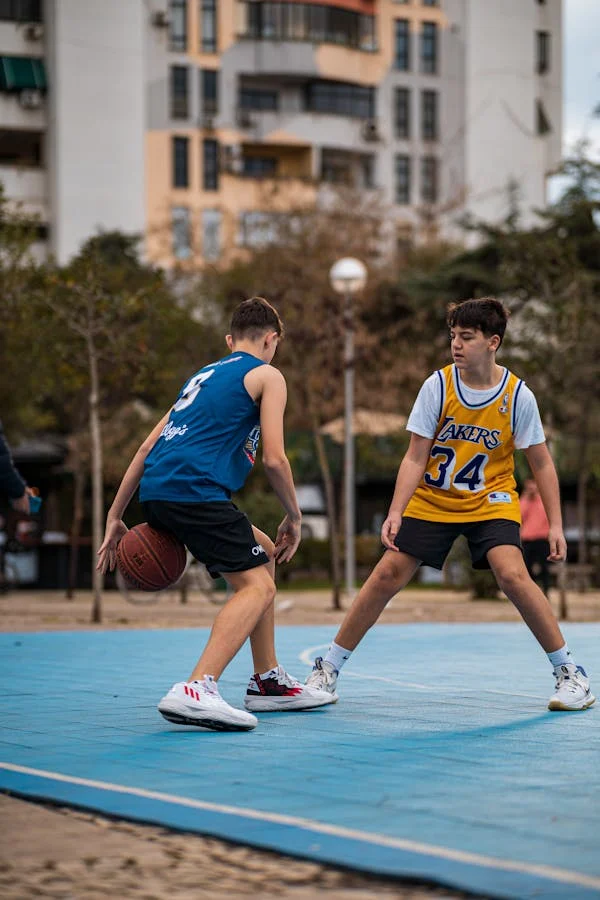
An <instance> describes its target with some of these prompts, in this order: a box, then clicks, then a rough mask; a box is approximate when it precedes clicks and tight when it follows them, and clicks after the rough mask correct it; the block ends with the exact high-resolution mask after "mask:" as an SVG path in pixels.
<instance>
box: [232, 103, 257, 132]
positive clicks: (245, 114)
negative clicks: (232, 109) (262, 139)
mask: <svg viewBox="0 0 600 900" xmlns="http://www.w3.org/2000/svg"><path fill="white" fill-rule="evenodd" d="M236 122H237V124H238V128H252V127H253V126H254V125H255V124H256V123H255V121H254V119H253V118H252V114H251V112H250V110H249V109H242V108H241V107H240V108H239V109H238V111H237V113H236Z"/></svg>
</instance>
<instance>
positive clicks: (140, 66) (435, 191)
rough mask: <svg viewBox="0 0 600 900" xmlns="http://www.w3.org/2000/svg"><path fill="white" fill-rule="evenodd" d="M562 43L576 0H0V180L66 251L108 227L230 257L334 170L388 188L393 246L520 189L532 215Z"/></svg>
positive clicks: (555, 137) (312, 198)
mask: <svg viewBox="0 0 600 900" xmlns="http://www.w3.org/2000/svg"><path fill="white" fill-rule="evenodd" d="M42 7H43V9H42ZM34 13H37V16H33V14H34ZM9 14H10V15H12V16H13V19H12V20H10V15H9ZM16 16H22V17H24V18H22V20H18V21H15V19H14V17H16ZM32 16H33V18H32ZM7 18H8V19H9V21H7ZM42 18H43V20H44V21H43V24H42V23H41V19H42ZM36 25H38V26H39V30H40V31H41V33H42V35H41V37H40V38H39V39H38V40H37V43H36V40H35V39H33V37H32V36H33V35H34V34H36V33H37V32H36V30H35V26H36ZM561 45H562V0H493V2H490V0H328V2H327V3H322V2H314V0H127V2H123V0H120V2H119V0H102V2H101V3H100V2H98V0H45V2H43V3H42V2H41V0H37V2H36V0H0V56H1V58H2V61H3V62H2V65H1V66H0V129H1V130H0V145H2V144H4V143H5V140H6V136H8V140H9V144H10V143H11V142H12V145H13V149H12V151H11V150H10V147H9V150H8V151H0V178H2V179H3V180H5V183H7V191H8V193H9V195H11V196H13V194H14V192H16V193H18V192H19V191H20V193H21V196H22V197H23V199H27V200H28V201H33V200H34V201H35V202H36V203H37V204H38V206H39V207H40V208H42V209H43V210H44V211H45V214H46V219H47V222H48V225H49V231H48V241H49V245H50V247H51V248H52V249H53V250H54V252H56V253H57V255H58V256H59V257H64V255H65V254H66V255H68V254H70V253H73V252H75V250H76V248H77V245H78V244H77V242H78V241H79V242H80V241H81V240H82V239H84V238H85V237H86V236H87V235H88V234H89V233H90V232H92V231H93V230H94V228H95V227H98V226H101V227H105V228H106V227H120V228H123V229H124V230H129V231H132V230H134V231H142V230H144V231H145V233H146V236H147V244H146V246H147V252H148V254H149V256H150V257H151V258H154V259H156V260H157V261H160V262H162V263H164V264H165V265H170V264H172V263H173V262H174V261H180V262H182V263H184V264H185V261H186V260H194V261H198V262H203V261H204V262H207V263H213V262H218V261H220V260H224V259H227V258H228V257H229V255H230V254H231V253H232V252H235V251H238V250H239V249H241V248H244V247H248V246H252V245H256V244H258V243H260V242H264V241H268V240H269V238H270V237H271V236H272V234H273V230H274V227H275V224H274V223H275V222H276V220H277V217H278V216H279V215H285V212H286V210H289V209H290V208H292V207H293V206H295V205H296V204H297V202H307V201H308V202H318V200H319V194H320V192H321V191H322V190H323V186H326V185H329V184H332V183H333V184H335V183H344V184H348V183H349V184H353V185H355V186H357V187H360V188H362V189H364V190H367V191H379V192H380V195H381V197H382V200H383V202H384V203H385V205H386V208H387V209H388V215H389V218H390V221H391V222H392V223H393V224H394V226H395V228H396V232H397V235H398V238H399V240H406V239H412V238H414V239H419V238H426V237H427V236H428V235H431V234H432V233H433V232H437V233H442V234H444V235H446V236H448V237H459V236H460V234H461V232H460V230H459V228H458V224H457V223H458V222H459V220H460V219H461V218H462V217H463V216H464V215H465V214H469V215H471V216H474V217H476V218H479V219H485V220H487V221H498V220H500V219H502V218H503V217H504V216H505V215H506V213H507V211H508V209H509V203H510V200H509V186H511V185H512V186H516V187H517V188H518V196H519V203H520V206H521V209H522V213H523V221H524V222H525V223H527V222H530V221H532V219H533V217H534V210H535V209H536V208H539V207H540V206H543V205H544V202H545V196H546V179H547V176H548V174H549V173H550V172H552V171H553V170H554V169H555V167H556V165H557V164H558V162H559V160H560V154H561V130H562V121H561V120H562V113H561V107H562V68H561V67H562V61H561V56H562V50H561ZM23 58H28V59H30V60H38V62H37V63H33V62H32V63H31V64H29V63H28V64H27V65H28V66H30V65H31V69H32V73H31V75H30V78H29V81H27V85H25V81H24V80H23V78H22V77H21V79H20V80H19V79H16V81H15V77H14V75H13V80H12V81H11V80H10V76H6V75H4V74H2V73H3V72H4V71H5V69H6V70H7V71H9V72H11V71H13V70H15V67H16V69H18V70H19V71H24V68H23V67H24V65H25V64H24V63H23ZM17 59H18V61H17V62H15V60H17ZM7 60H8V62H6V61H7ZM36 66H37V69H36ZM40 66H41V67H42V69H41V71H42V75H40V78H41V79H42V80H41V82H40V84H39V85H37V86H36V87H32V86H30V82H31V81H32V80H33V79H34V77H36V76H35V75H34V73H33V69H36V71H38V69H39V67H40ZM38 75H39V72H38ZM46 85H48V89H47V91H46ZM32 91H37V92H38V93H37V94H35V96H36V97H37V96H41V97H42V102H41V103H40V106H39V107H38V108H36V109H30V108H26V107H27V104H28V103H30V102H31V92H32ZM28 92H29V93H28ZM34 102H36V101H34ZM8 112H10V114H11V117H12V118H10V119H6V114H7V113H8ZM5 120H6V121H5ZM15 131H16V132H20V134H21V136H20V137H18V138H15V134H14V132H15ZM35 131H37V133H38V138H35V137H34V136H33V134H32V132H35ZM26 132H27V134H25V133H26ZM23 134H25V136H24V137H23V136H22V135H23ZM15 141H17V142H20V146H21V150H20V151H19V153H20V158H19V153H16V152H15V149H14V143H15ZM28 141H29V144H30V145H31V146H30V145H28ZM11 154H12V155H11ZM5 173H6V179H5ZM25 175H27V176H28V177H29V176H31V177H32V179H34V181H32V185H31V188H32V190H31V192H29V187H28V186H25V185H24V180H25ZM35 179H37V181H35ZM34 189H35V190H36V191H37V194H36V195H35V197H33V196H30V194H31V193H33V192H34ZM11 190H12V193H11ZM28 192H29V193H28Z"/></svg>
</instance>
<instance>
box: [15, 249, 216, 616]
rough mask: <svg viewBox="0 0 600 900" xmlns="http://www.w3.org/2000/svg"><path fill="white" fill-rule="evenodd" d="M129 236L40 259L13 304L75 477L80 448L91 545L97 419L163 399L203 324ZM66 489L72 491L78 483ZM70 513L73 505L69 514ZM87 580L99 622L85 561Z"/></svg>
mask: <svg viewBox="0 0 600 900" xmlns="http://www.w3.org/2000/svg"><path fill="white" fill-rule="evenodd" d="M136 246H137V239H136V238H133V237H128V236H124V235H120V234H118V233H109V234H101V235H99V236H97V237H95V238H91V239H90V240H89V241H88V242H87V243H86V244H85V245H84V246H83V248H82V250H81V252H80V254H79V255H78V256H77V257H76V258H75V259H74V260H73V261H72V262H71V263H70V264H69V265H68V266H65V267H63V268H59V267H56V266H53V265H52V264H48V266H47V267H46V269H45V272H44V278H43V279H39V283H38V284H37V285H36V287H35V290H33V291H31V292H30V294H29V296H28V297H27V298H22V299H21V304H20V306H21V316H22V320H23V321H25V322H29V323H30V327H31V329H32V330H33V323H35V331H36V344H35V351H36V353H37V355H38V357H39V358H40V359H44V360H47V359H48V357H49V356H51V358H52V361H53V367H52V374H51V376H50V375H49V378H48V381H47V382H46V383H45V384H44V386H43V388H42V389H41V390H40V391H39V392H38V393H39V395H41V396H40V399H42V397H43V398H44V399H45V401H46V403H47V404H48V405H49V407H50V409H51V410H53V412H54V416H55V421H56V423H57V425H58V426H59V427H60V428H62V429H63V430H64V431H66V432H67V433H69V434H71V435H72V441H71V446H72V449H73V450H74V452H75V454H76V456H78V457H79V468H80V469H81V470H82V473H81V474H80V477H81V478H83V477H85V476H84V475H83V472H85V470H86V469H87V455H88V452H89V461H90V465H91V484H92V516H91V518H92V541H93V546H94V547H98V546H99V545H100V542H101V539H102V533H103V519H104V475H103V471H104V464H103V440H102V427H103V421H106V420H107V419H108V418H110V417H112V416H114V415H115V412H116V411H117V410H118V409H119V408H121V407H123V405H124V404H125V403H127V402H128V401H130V400H131V398H132V397H136V396H137V397H141V398H144V397H145V396H151V397H152V400H153V403H156V401H157V399H158V400H160V401H162V400H163V396H164V395H165V394H166V393H167V391H166V388H167V387H168V388H169V402H172V399H173V397H174V395H175V384H174V383H173V382H175V383H176V384H178V383H179V381H180V366H181V360H182V357H187V353H186V354H182V352H181V350H182V348H184V347H186V346H188V347H189V345H190V339H191V338H192V337H195V338H196V339H198V337H199V336H200V335H202V333H203V329H202V327H201V326H200V325H198V324H197V323H194V322H193V321H192V320H191V318H190V315H189V313H188V310H187V309H185V308H184V307H182V306H181V305H180V304H178V303H177V302H176V301H175V298H174V297H173V294H172V293H171V291H170V290H169V288H168V286H167V283H166V281H165V277H164V275H163V274H162V273H161V272H159V271H157V270H154V269H152V268H150V267H147V266H143V265H141V264H140V263H139V261H138V260H137V255H136ZM83 396H86V401H87V402H85V403H82V397H83ZM164 405H165V406H166V405H167V403H166V401H165V404H164ZM161 406H162V402H161ZM83 410H86V411H87V412H86V417H87V428H86V431H87V439H84V438H83V434H82V431H83V429H82V424H83V423H82V412H83ZM163 412H164V410H161V415H162V414H163ZM157 418H158V416H157ZM148 430H149V429H148ZM88 448H89V449H88ZM123 468H124V466H123ZM76 495H77V496H78V497H79V498H80V500H81V497H82V491H81V490H79V491H78V492H76ZM79 517H80V514H79V512H78V510H77V509H75V511H74V521H75V522H77V520H78V518H79ZM92 583H93V605H92V621H93V622H99V621H101V616H102V611H101V592H102V576H101V575H100V573H98V572H96V569H95V566H93V572H92Z"/></svg>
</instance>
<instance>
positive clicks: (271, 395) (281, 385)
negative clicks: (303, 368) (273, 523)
mask: <svg viewBox="0 0 600 900" xmlns="http://www.w3.org/2000/svg"><path fill="white" fill-rule="evenodd" d="M255 371H256V370H255ZM258 371H259V373H260V375H261V376H262V388H261V392H260V430H261V437H262V447H263V449H262V458H263V465H264V467H265V472H266V475H267V478H268V479H269V483H270V485H271V487H272V488H273V490H274V491H275V493H276V494H277V496H278V497H279V500H280V502H281V505H282V506H283V508H284V509H285V511H286V516H285V518H284V520H283V522H282V523H281V525H280V526H279V529H278V531H277V537H276V539H275V557H276V559H277V561H278V562H287V561H289V560H290V559H291V558H292V556H293V555H294V553H295V552H296V550H297V549H298V544H299V543H300V523H301V519H302V514H301V512H300V507H299V506H298V499H297V497H296V488H295V486H294V478H293V476H292V469H291V466H290V464H289V461H288V458H287V456H286V455H285V444H284V437H283V414H284V412H285V405H286V402H287V387H286V383H285V379H284V377H283V375H282V374H281V372H280V371H279V370H278V369H274V368H272V367H271V366H261V368H260V369H259V370H258Z"/></svg>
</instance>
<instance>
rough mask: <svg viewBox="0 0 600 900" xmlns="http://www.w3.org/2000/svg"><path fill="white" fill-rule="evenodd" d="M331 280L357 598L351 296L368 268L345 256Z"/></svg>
mask: <svg viewBox="0 0 600 900" xmlns="http://www.w3.org/2000/svg"><path fill="white" fill-rule="evenodd" d="M329 279H330V281H331V286H332V287H333V289H334V291H336V293H338V294H342V295H343V297H344V312H343V321H344V500H345V507H346V516H345V525H346V529H345V550H346V554H345V556H346V566H345V576H346V595H347V596H348V598H349V599H352V598H353V597H354V586H355V584H356V555H355V550H354V529H355V515H356V514H355V504H354V500H355V486H354V433H353V427H352V426H353V419H354V317H353V309H352V297H353V296H354V294H356V293H358V291H361V290H362V289H363V288H364V286H365V284H366V281H367V270H366V267H365V266H364V264H363V263H362V262H361V261H360V260H359V259H354V258H353V257H351V256H346V257H344V258H343V259H339V260H338V261H337V262H336V263H334V264H333V266H332V267H331V270H330V272H329Z"/></svg>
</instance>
